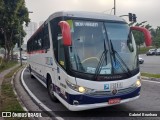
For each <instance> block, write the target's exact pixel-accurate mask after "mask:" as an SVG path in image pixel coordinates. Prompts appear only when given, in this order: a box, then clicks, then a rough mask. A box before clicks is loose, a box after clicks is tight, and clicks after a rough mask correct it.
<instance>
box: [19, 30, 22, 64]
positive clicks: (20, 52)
mask: <svg viewBox="0 0 160 120" xmlns="http://www.w3.org/2000/svg"><path fill="white" fill-rule="evenodd" d="M21 43H22V42H21V30H20V38H19V54H20V63H21V66H22V48H21Z"/></svg>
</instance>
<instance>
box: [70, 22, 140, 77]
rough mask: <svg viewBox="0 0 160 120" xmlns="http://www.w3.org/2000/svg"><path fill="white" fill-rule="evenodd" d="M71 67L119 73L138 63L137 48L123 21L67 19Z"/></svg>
mask: <svg viewBox="0 0 160 120" xmlns="http://www.w3.org/2000/svg"><path fill="white" fill-rule="evenodd" d="M67 22H68V23H69V24H70V27H71V33H72V46H70V47H69V59H70V65H71V69H73V70H75V71H78V72H84V73H89V74H97V72H99V73H98V74H100V75H101V74H102V75H104V74H121V73H126V72H128V71H132V70H134V69H136V68H137V67H138V66H137V65H138V64H137V63H138V60H137V50H136V44H135V41H134V38H133V35H132V33H131V31H130V28H129V27H128V25H127V24H125V23H116V22H99V21H82V20H68V21H67Z"/></svg>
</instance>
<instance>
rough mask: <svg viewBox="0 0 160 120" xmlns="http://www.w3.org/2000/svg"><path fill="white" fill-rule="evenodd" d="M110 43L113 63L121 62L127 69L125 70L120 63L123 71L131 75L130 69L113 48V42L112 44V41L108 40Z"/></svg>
mask: <svg viewBox="0 0 160 120" xmlns="http://www.w3.org/2000/svg"><path fill="white" fill-rule="evenodd" d="M110 43H111V50H112V55H113V59H114V62H115V64H120V63H122V64H123V65H124V66H125V68H126V69H127V71H126V69H124V68H123V66H122V65H121V64H120V67H121V69H122V70H123V71H126V72H127V73H128V74H129V75H131V74H132V73H131V71H130V70H129V68H128V66H127V65H126V63H125V62H124V61H123V59H122V58H121V56H120V55H119V54H118V52H117V51H116V50H115V49H114V48H113V44H112V41H111V40H110ZM116 55H117V57H118V58H119V60H120V61H121V62H119V61H118V59H117V58H116ZM117 62H118V63H117ZM112 68H113V67H112Z"/></svg>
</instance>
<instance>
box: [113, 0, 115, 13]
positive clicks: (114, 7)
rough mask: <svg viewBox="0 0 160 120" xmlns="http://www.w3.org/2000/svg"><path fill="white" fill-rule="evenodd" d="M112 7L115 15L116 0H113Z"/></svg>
mask: <svg viewBox="0 0 160 120" xmlns="http://www.w3.org/2000/svg"><path fill="white" fill-rule="evenodd" d="M113 9H114V15H116V0H114V7H113Z"/></svg>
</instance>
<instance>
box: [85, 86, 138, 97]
mask: <svg viewBox="0 0 160 120" xmlns="http://www.w3.org/2000/svg"><path fill="white" fill-rule="evenodd" d="M136 89H137V87H129V88H125V89H120V90H118V92H117V94H115V95H113V93H112V91H94V92H91V93H87V94H86V95H89V96H95V97H100V96H108V97H111V96H120V95H125V94H129V93H132V92H133V91H135V90H136Z"/></svg>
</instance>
